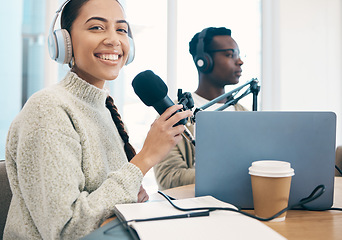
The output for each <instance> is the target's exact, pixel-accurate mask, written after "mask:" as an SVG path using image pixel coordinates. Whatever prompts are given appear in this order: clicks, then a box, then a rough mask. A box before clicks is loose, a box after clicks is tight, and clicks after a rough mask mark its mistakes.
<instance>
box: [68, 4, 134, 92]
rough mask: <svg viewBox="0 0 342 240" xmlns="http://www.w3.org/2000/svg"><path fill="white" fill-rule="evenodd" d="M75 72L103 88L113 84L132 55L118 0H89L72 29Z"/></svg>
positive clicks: (126, 27) (126, 26)
mask: <svg viewBox="0 0 342 240" xmlns="http://www.w3.org/2000/svg"><path fill="white" fill-rule="evenodd" d="M71 40H72V47H73V54H74V61H75V66H74V67H73V71H74V72H75V73H76V74H77V75H78V76H79V77H81V78H82V79H84V80H85V81H87V82H88V83H90V84H93V85H95V86H97V87H99V88H103V85H104V83H105V81H106V80H113V79H115V78H117V76H118V75H119V72H120V69H121V68H122V67H123V66H124V65H125V63H126V61H127V57H128V53H129V40H128V24H127V22H126V21H125V17H124V12H123V9H122V8H121V6H120V4H119V3H118V2H117V1H116V0H89V1H88V2H87V3H85V4H84V5H83V6H82V8H81V9H80V12H79V15H78V17H77V18H76V19H75V21H74V22H73V24H72V27H71Z"/></svg>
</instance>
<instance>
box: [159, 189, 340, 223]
mask: <svg viewBox="0 0 342 240" xmlns="http://www.w3.org/2000/svg"><path fill="white" fill-rule="evenodd" d="M324 192H325V186H324V185H319V186H317V187H316V188H315V189H314V190H313V191H312V193H311V194H310V195H309V196H308V197H306V198H303V199H301V200H300V201H299V202H298V203H296V204H293V205H291V206H288V207H286V208H284V209H283V210H281V211H279V212H278V213H276V214H274V215H273V216H271V217H269V218H260V217H257V216H255V215H252V214H249V213H246V212H243V211H241V210H240V209H235V208H222V207H204V208H181V207H178V206H177V205H175V204H174V203H173V202H172V200H171V199H170V198H169V197H168V196H167V195H166V194H164V193H163V192H161V191H158V193H159V194H161V195H162V196H163V197H164V198H165V199H166V200H167V201H168V202H169V203H170V204H171V205H172V206H173V207H174V208H176V209H178V210H180V211H197V210H209V211H210V212H212V211H216V210H225V211H232V212H238V213H241V214H243V215H245V216H248V217H251V218H254V219H257V220H259V221H270V220H273V219H274V218H277V217H279V216H280V215H281V214H283V213H284V212H286V211H288V210H290V209H294V208H295V207H298V206H300V207H302V208H304V209H305V210H311V209H309V208H308V207H305V206H304V204H307V203H309V202H312V201H313V200H315V199H317V198H319V197H320V196H321V195H322V194H323V193H324ZM326 210H339V211H342V209H341V208H329V209H326ZM314 211H315V210H314ZM320 211H323V210H320Z"/></svg>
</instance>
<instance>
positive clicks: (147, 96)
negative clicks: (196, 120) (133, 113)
mask: <svg viewBox="0 0 342 240" xmlns="http://www.w3.org/2000/svg"><path fill="white" fill-rule="evenodd" d="M132 86H133V89H134V92H135V93H136V94H137V95H138V97H139V98H140V99H141V101H142V102H143V103H144V104H145V105H147V106H152V107H154V109H155V110H156V111H157V112H158V113H159V115H161V114H163V112H165V110H166V109H167V108H169V107H171V106H173V105H175V104H174V102H173V101H172V100H171V99H170V98H169V97H168V96H167V92H168V88H167V86H166V84H165V83H164V81H163V80H162V79H161V78H160V77H159V76H158V75H156V74H154V72H152V71H151V70H146V71H144V72H141V73H139V74H138V75H137V76H135V78H134V79H133V81H132ZM180 111H181V110H177V111H176V112H180ZM176 112H175V113H176ZM186 123H187V119H186V118H184V119H182V120H180V121H179V122H178V123H177V124H176V125H179V124H183V125H185V124H186ZM186 130H187V131H185V133H186V135H187V136H188V135H189V134H190V136H188V139H189V138H190V139H189V140H190V141H191V142H192V143H193V144H194V145H195V140H193V137H192V135H191V133H190V131H189V130H188V129H187V128H186Z"/></svg>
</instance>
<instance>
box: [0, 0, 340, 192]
mask: <svg viewBox="0 0 342 240" xmlns="http://www.w3.org/2000/svg"><path fill="white" fill-rule="evenodd" d="M63 2H64V1H60V0H11V1H6V2H4V3H2V8H0V22H1V24H2V34H1V38H0V55H1V58H0V83H1V84H0V159H4V158H5V142H6V135H7V131H8V128H9V126H10V123H11V122H12V120H13V119H14V117H15V116H16V115H17V114H18V112H19V111H20V110H21V108H22V106H23V104H25V102H26V100H27V99H28V98H29V97H30V96H31V95H32V94H33V93H34V92H36V91H39V90H40V89H42V88H44V87H46V86H49V85H51V84H54V83H56V82H58V81H60V80H61V79H62V78H63V77H64V75H65V74H66V72H67V71H68V70H69V68H68V67H67V66H61V65H58V64H57V63H56V62H54V61H53V60H51V59H50V58H49V56H48V50H47V36H48V34H49V29H50V24H51V21H52V19H53V17H54V16H55V12H56V10H57V9H58V8H59V6H60V5H61V4H62V3H63ZM120 2H121V3H122V5H123V6H124V8H125V11H126V14H127V20H128V21H129V23H130V24H131V27H132V30H133V35H134V41H135V46H136V55H135V60H134V61H133V63H131V64H130V65H128V66H126V67H124V69H123V70H122V74H121V75H120V77H119V78H118V79H116V80H115V81H114V82H112V83H110V84H108V87H109V88H110V90H111V93H112V95H113V96H114V99H115V101H116V104H117V106H118V108H119V111H120V113H121V115H122V117H123V120H124V122H125V123H126V125H127V128H128V131H129V134H130V139H131V141H132V144H133V145H134V147H135V148H137V150H139V149H140V148H141V146H142V144H143V141H144V138H145V136H146V134H147V131H148V130H149V127H150V125H151V123H152V122H153V120H154V118H155V117H156V112H155V111H154V109H153V108H148V107H147V106H145V105H144V104H143V103H142V102H141V101H140V100H139V98H138V97H137V96H136V95H135V93H134V91H133V89H132V87H131V82H132V80H133V78H134V77H135V76H136V75H137V74H138V73H139V72H141V71H144V70H147V69H150V70H153V71H154V72H155V73H156V74H157V75H159V76H160V77H161V78H162V79H163V80H164V81H165V82H166V84H167V85H168V88H169V93H168V95H169V96H170V98H171V99H176V98H177V89H179V88H180V89H182V90H183V92H192V91H194V90H195V89H196V88H197V82H198V77H197V70H196V68H195V65H194V63H193V61H192V57H191V55H190V54H189V51H188V44H189V41H190V40H191V38H192V37H193V35H194V34H195V33H197V32H199V31H201V30H202V29H203V28H205V27H210V26H213V27H221V26H224V27H226V28H230V29H231V30H232V37H233V38H234V39H235V40H236V42H237V43H238V45H239V47H240V50H241V52H242V56H244V59H243V61H244V65H243V66H242V69H243V72H242V77H241V78H240V85H241V84H243V83H245V82H247V81H249V80H251V79H252V78H258V80H259V81H260V85H261V91H260V93H259V97H258V110H262V111H267V110H272V111H333V112H335V113H336V115H337V137H336V143H337V145H341V144H342V128H341V126H342V121H341V114H342V71H341V66H342V58H341V57H342V17H341V16H342V14H341V13H342V0H239V1H238V0H224V1H223V0H211V1H205V0H182V1H178V0H144V1H141V0H121V1H120ZM56 28H59V26H56ZM236 87H237V86H236V85H235V86H231V87H227V91H230V90H232V89H235V88H236ZM240 103H241V104H243V105H244V106H245V107H247V108H248V109H250V110H252V96H248V97H246V98H244V99H242V100H240ZM152 175H153V174H152V173H149V175H148V176H147V178H146V180H145V181H146V184H145V185H147V186H151V188H155V187H156V186H155V183H154V182H153V176H152Z"/></svg>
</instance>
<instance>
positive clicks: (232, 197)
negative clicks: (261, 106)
mask: <svg viewBox="0 0 342 240" xmlns="http://www.w3.org/2000/svg"><path fill="white" fill-rule="evenodd" d="M335 141H336V115H335V113H333V112H271V111H270V112H268V111H265V112H228V111H223V112H222V111H221V112H215V111H202V112H199V113H197V115H196V165H195V168H196V185H195V195H196V196H204V195H212V196H214V197H216V198H218V199H220V200H222V201H225V202H228V203H231V204H234V205H235V206H238V207H241V208H253V197H252V187H251V179H250V175H249V174H248V168H249V166H250V165H251V163H252V162H253V161H257V160H282V161H287V162H290V163H291V167H292V168H293V169H294V171H295V175H294V176H293V177H292V182H291V190H290V199H289V205H292V204H295V203H298V202H299V200H301V199H302V198H305V197H307V196H309V195H310V193H311V192H312V191H313V190H314V188H315V187H316V186H318V185H320V184H324V185H325V187H326V191H325V193H324V194H323V195H322V196H321V197H319V198H318V199H316V200H314V201H313V202H311V203H308V204H307V205H306V206H307V207H311V208H315V209H326V208H330V207H331V206H332V204H333V193H334V192H333V190H334V174H335V169H334V167H335Z"/></svg>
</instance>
